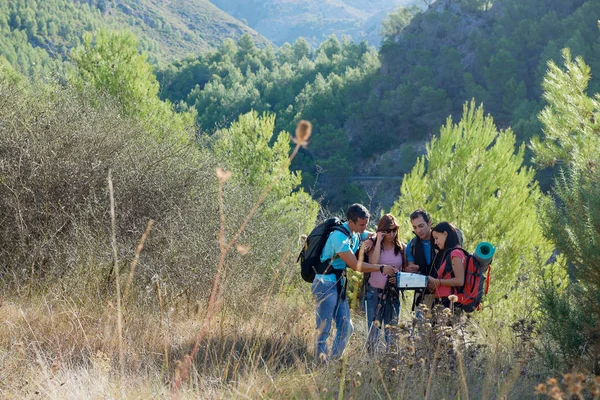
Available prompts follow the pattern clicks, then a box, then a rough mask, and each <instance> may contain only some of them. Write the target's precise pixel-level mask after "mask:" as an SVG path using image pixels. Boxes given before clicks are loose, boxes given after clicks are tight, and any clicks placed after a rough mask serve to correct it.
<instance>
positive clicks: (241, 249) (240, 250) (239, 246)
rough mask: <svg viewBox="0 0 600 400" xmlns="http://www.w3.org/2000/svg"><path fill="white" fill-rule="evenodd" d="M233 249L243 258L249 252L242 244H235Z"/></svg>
mask: <svg viewBox="0 0 600 400" xmlns="http://www.w3.org/2000/svg"><path fill="white" fill-rule="evenodd" d="M235 249H236V250H237V252H238V253H239V254H240V255H241V256H245V255H246V254H248V252H249V251H250V248H249V247H248V246H244V245H243V244H236V245H235Z"/></svg>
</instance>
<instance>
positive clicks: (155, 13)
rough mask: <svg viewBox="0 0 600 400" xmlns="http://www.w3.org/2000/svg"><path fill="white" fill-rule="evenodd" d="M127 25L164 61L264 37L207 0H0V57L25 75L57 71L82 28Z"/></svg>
mask: <svg viewBox="0 0 600 400" xmlns="http://www.w3.org/2000/svg"><path fill="white" fill-rule="evenodd" d="M100 28H109V29H127V30H131V31H133V32H134V33H135V34H136V36H138V38H139V39H140V47H141V49H142V50H146V51H147V52H148V54H149V57H150V60H151V61H153V62H155V63H164V62H170V61H174V60H176V59H180V58H183V57H185V56H188V55H197V54H199V53H201V52H204V51H207V50H209V49H211V48H215V47H217V46H219V44H220V43H221V42H222V40H223V39H225V38H227V37H232V38H234V39H235V38H239V37H241V36H242V35H243V34H245V33H247V34H249V35H250V36H252V37H253V39H254V41H255V42H257V43H258V44H265V43H268V41H267V40H266V39H265V38H263V37H262V36H260V35H259V34H257V33H256V32H255V31H253V30H252V29H250V28H248V27H247V26H246V25H244V24H243V23H241V22H239V21H237V20H235V19H234V18H233V17H231V16H229V15H227V14H226V13H225V12H223V11H221V10H219V9H218V8H217V7H215V6H214V5H213V4H211V3H210V2H208V1H207V0H186V1H183V0H176V1H171V2H161V1H157V0H118V1H107V0H85V1H83V0H81V1H77V0H44V1H42V0H27V1H26V0H0V58H4V59H6V60H7V61H8V63H9V64H11V65H13V66H14V67H15V68H16V69H17V70H20V71H21V72H23V73H25V74H26V75H30V76H35V75H38V74H40V73H41V72H42V71H44V70H46V71H55V70H56V69H57V68H58V67H59V65H60V62H61V60H63V59H64V58H65V57H66V55H67V54H68V52H69V50H70V49H71V48H73V47H76V46H77V45H79V44H80V43H81V38H82V37H83V34H84V33H85V32H93V31H95V30H97V29H100Z"/></svg>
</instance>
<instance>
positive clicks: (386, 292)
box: [365, 214, 406, 354]
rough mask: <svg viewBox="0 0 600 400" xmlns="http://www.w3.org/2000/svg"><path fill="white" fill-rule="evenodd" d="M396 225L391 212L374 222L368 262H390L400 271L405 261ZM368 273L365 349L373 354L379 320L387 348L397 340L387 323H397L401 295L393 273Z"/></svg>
mask: <svg viewBox="0 0 600 400" xmlns="http://www.w3.org/2000/svg"><path fill="white" fill-rule="evenodd" d="M398 227H399V224H398V220H397V219H396V217H394V216H393V215H392V214H385V215H384V216H382V217H381V219H380V220H379V223H378V224H377V232H376V240H375V244H374V246H372V248H371V250H370V251H369V252H368V253H367V257H368V260H369V262H371V263H375V264H377V263H383V264H387V265H391V266H393V267H394V268H395V270H396V271H398V272H401V271H402V267H403V266H405V265H406V255H405V248H406V245H405V244H404V243H402V242H401V241H400V237H399V235H398ZM371 240H373V238H371ZM368 275H369V276H368V282H367V283H366V291H365V301H366V307H365V310H366V313H367V321H368V328H369V335H368V339H367V351H369V353H371V354H373V353H375V352H376V349H377V343H378V341H379V331H380V329H381V326H382V324H383V327H384V333H385V342H386V350H387V351H390V350H391V349H393V348H394V347H395V346H397V343H393V342H395V341H396V338H395V335H394V334H393V332H390V329H388V327H390V326H391V327H395V326H396V325H398V318H399V316H400V298H399V296H398V291H397V290H396V277H395V276H391V277H390V276H388V275H385V274H382V273H381V272H379V271H376V272H371V273H370V274H368ZM365 279H367V275H365ZM392 329H394V328H392Z"/></svg>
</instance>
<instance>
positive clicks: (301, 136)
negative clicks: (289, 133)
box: [292, 120, 312, 147]
mask: <svg viewBox="0 0 600 400" xmlns="http://www.w3.org/2000/svg"><path fill="white" fill-rule="evenodd" d="M311 134H312V124H311V123H310V122H308V121H306V120H301V121H300V122H298V125H297V126H296V136H295V137H294V138H292V142H294V143H296V144H297V145H299V146H302V147H306V146H307V145H308V139H309V138H310V135H311Z"/></svg>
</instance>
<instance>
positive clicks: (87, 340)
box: [0, 281, 545, 399]
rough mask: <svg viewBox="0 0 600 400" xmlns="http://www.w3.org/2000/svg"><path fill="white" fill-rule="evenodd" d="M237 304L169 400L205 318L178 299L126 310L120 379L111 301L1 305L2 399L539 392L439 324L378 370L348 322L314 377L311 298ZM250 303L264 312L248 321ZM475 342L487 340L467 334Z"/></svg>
mask: <svg viewBox="0 0 600 400" xmlns="http://www.w3.org/2000/svg"><path fill="white" fill-rule="evenodd" d="M254 283H257V282H254ZM289 283H290V281H283V282H282V283H281V284H282V285H288V284H289ZM238 301H239V302H240V303H241V304H240V305H239V306H228V307H225V308H223V309H222V310H221V311H220V312H219V313H218V314H217V315H215V316H214V318H213V323H212V324H211V325H210V326H209V327H208V330H207V331H206V335H205V336H204V338H203V339H202V341H201V342H200V345H199V350H198V353H197V355H196V357H195V358H194V360H193V362H192V363H191V367H190V370H189V374H188V377H187V379H186V380H184V381H183V382H182V385H181V388H180V389H179V390H178V391H177V392H176V396H175V393H174V392H173V387H172V380H173V377H174V376H177V374H178V370H180V368H181V366H182V362H184V361H185V360H186V354H189V351H190V349H191V348H192V347H193V345H194V343H195V342H196V340H197V335H198V331H199V329H200V327H201V326H202V324H203V323H204V322H205V319H204V316H205V315H206V310H205V309H202V308H196V309H191V310H189V311H188V309H187V307H186V304H184V303H185V301H184V299H183V298H181V297H180V298H179V300H173V302H170V304H169V305H168V306H167V307H166V308H165V310H164V312H163V313H161V312H160V311H159V310H156V309H155V310H153V311H149V310H147V309H145V308H144V307H142V306H139V305H133V306H131V307H129V308H128V309H127V311H126V312H125V314H124V322H123V350H124V373H123V375H122V376H121V375H120V373H119V368H120V367H119V341H118V335H117V334H116V333H117V331H116V327H117V312H116V311H117V310H116V307H115V306H114V304H113V303H112V302H111V301H110V300H108V299H99V298H96V299H95V298H84V297H79V298H71V297H68V294H67V293H64V292H60V291H58V290H57V291H55V292H51V293H46V294H44V295H36V296H34V297H33V298H32V300H30V301H28V302H27V303H23V302H22V301H19V300H18V299H17V298H13V297H12V296H8V298H5V300H4V301H3V303H2V306H1V307H0V365H1V367H0V379H1V381H2V385H1V386H0V390H1V392H0V397H1V398H15V399H17V398H19V399H20V398H35V397H36V396H37V395H38V394H42V395H44V397H45V398H51V399H76V398H77V399H80V398H169V397H178V398H184V399H185V398H215V399H216V398H282V399H283V398H302V399H304V398H337V397H338V396H339V395H340V393H341V390H343V396H342V397H343V398H354V399H359V398H360V399H362V398H393V399H413V398H424V397H425V396H427V397H428V398H432V399H440V398H459V396H460V398H461V399H464V398H472V399H475V398H477V399H484V398H487V399H493V398H505V397H504V396H507V397H506V398H531V397H533V395H534V389H535V385H536V384H537V383H538V382H539V381H540V380H542V381H543V380H545V377H544V375H538V374H535V373H533V367H534V365H533V364H532V363H531V362H530V363H529V368H530V370H529V371H525V370H524V369H522V364H521V363H520V362H519V360H518V359H517V358H516V357H515V355H516V354H517V351H516V348H514V347H511V346H510V345H508V344H507V343H506V341H505V340H503V339H502V338H501V337H500V335H494V333H493V332H492V331H491V330H489V331H488V330H487V329H483V328H481V327H478V329H477V330H475V329H472V328H473V323H472V322H471V321H465V320H463V321H462V322H460V320H459V319H457V318H455V317H453V316H448V315H446V314H440V315H439V316H435V315H437V314H435V315H434V316H433V321H436V322H435V323H436V324H439V328H436V326H429V325H430V323H429V322H425V323H421V322H417V324H418V325H417V327H416V331H417V333H418V335H419V336H418V337H419V339H418V340H412V339H410V338H409V336H408V333H409V332H410V331H411V330H412V326H411V323H412V321H410V320H407V318H406V317H405V318H403V319H402V322H401V325H400V328H399V330H400V334H399V336H400V338H401V339H400V340H401V342H400V352H399V354H395V355H386V356H383V357H380V358H379V359H376V360H375V359H368V358H367V357H366V356H365V354H363V352H362V349H363V345H364V340H366V328H365V326H363V325H364V320H361V319H360V316H356V318H355V325H356V328H357V329H356V334H355V335H354V336H353V338H352V339H351V342H350V345H349V348H348V350H347V352H346V357H345V359H344V361H343V362H333V363H330V364H328V365H326V366H322V367H318V368H317V367H314V366H313V364H312V356H311V354H310V353H311V349H312V336H313V329H314V326H313V324H314V321H313V318H314V316H313V309H312V301H311V299H310V297H309V295H308V293H307V290H302V289H300V290H298V291H295V292H294V293H292V294H291V295H282V294H281V293H279V294H272V295H268V294H267V295H265V297H264V298H262V299H248V298H240V299H238ZM251 301H256V302H258V303H259V306H260V307H259V308H258V309H256V308H248V309H251V310H253V311H251V312H245V309H247V308H246V307H245V305H246V304H247V303H248V302H251ZM405 315H408V313H405ZM461 323H462V324H463V325H462V326H459V325H460V324H461ZM482 330H483V331H484V332H486V334H487V335H488V336H487V338H486V339H487V340H483V339H484V338H482V337H477V336H476V334H475V333H474V332H476V331H479V332H481V331H482ZM485 342H487V345H486V346H483V347H482V346H481V344H482V343H485ZM165 346H166V347H167V350H168V351H167V354H168V360H165ZM453 348H454V349H459V348H460V350H461V353H460V354H462V357H457V354H459V353H457V352H456V351H453ZM528 356H529V357H530V356H531V353H528ZM190 361H192V360H190ZM167 363H168V365H169V366H168V367H167ZM515 369H516V371H517V379H514V376H513V375H514V374H513V371H515ZM461 371H464V373H463V372H461ZM461 376H462V379H461ZM505 382H508V383H509V385H510V387H509V388H508V390H506V391H504V389H503V387H504V383H505ZM465 385H466V387H468V395H469V396H470V397H466V391H465ZM490 388H492V389H491V390H490ZM426 393H427V395H426Z"/></svg>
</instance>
